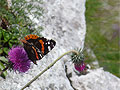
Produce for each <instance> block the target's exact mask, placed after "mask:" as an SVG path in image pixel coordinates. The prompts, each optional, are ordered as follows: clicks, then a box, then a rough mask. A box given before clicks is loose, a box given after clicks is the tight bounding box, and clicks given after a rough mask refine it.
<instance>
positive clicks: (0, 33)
mask: <svg viewBox="0 0 120 90" xmlns="http://www.w3.org/2000/svg"><path fill="white" fill-rule="evenodd" d="M1 37H2V29H0V40H1Z"/></svg>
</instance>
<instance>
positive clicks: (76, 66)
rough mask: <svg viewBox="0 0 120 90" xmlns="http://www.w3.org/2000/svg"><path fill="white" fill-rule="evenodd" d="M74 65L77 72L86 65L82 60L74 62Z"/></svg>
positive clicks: (82, 69)
mask: <svg viewBox="0 0 120 90" xmlns="http://www.w3.org/2000/svg"><path fill="white" fill-rule="evenodd" d="M74 67H75V69H76V70H77V71H78V72H82V71H84V70H85V68H86V65H85V63H84V62H82V63H74Z"/></svg>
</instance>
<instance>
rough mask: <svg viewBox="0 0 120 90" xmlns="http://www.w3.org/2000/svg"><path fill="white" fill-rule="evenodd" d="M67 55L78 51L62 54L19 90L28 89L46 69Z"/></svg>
mask: <svg viewBox="0 0 120 90" xmlns="http://www.w3.org/2000/svg"><path fill="white" fill-rule="evenodd" d="M69 53H75V54H78V51H75V50H71V51H68V52H66V53H64V54H62V55H61V56H60V57H58V58H57V59H56V60H55V61H54V62H53V63H51V64H50V65H49V66H48V67H47V68H45V69H44V70H43V71H42V72H40V73H39V74H38V75H37V76H36V77H34V78H33V79H32V80H31V81H30V82H28V83H27V84H26V85H25V86H24V87H23V88H22V89H21V90H24V89H25V88H26V87H29V86H30V84H31V83H32V82H34V81H35V80H36V79H37V78H38V77H39V76H41V75H42V74H43V73H44V72H45V71H47V70H48V69H50V68H51V67H52V66H53V65H54V64H55V63H56V62H57V61H58V60H60V59H61V58H62V57H63V56H65V55H67V54H69Z"/></svg>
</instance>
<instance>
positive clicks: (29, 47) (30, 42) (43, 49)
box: [22, 34, 56, 64]
mask: <svg viewBox="0 0 120 90" xmlns="http://www.w3.org/2000/svg"><path fill="white" fill-rule="evenodd" d="M22 42H23V44H24V48H25V50H26V52H27V54H28V57H29V59H30V60H31V61H33V63H35V64H36V60H40V59H42V58H43V57H44V55H46V54H47V53H48V52H49V51H50V50H52V49H53V48H54V46H55V45H56V42H55V41H54V40H47V39H46V38H44V37H38V36H37V35H32V34H30V35H27V36H26V37H25V40H22Z"/></svg>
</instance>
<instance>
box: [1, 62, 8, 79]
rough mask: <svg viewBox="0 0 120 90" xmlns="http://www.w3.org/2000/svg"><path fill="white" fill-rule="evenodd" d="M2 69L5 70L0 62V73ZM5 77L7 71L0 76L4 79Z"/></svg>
mask: <svg viewBox="0 0 120 90" xmlns="http://www.w3.org/2000/svg"><path fill="white" fill-rule="evenodd" d="M4 68H5V66H4V64H3V63H1V62H0V71H2V70H3V69H4ZM6 76H7V71H5V72H3V73H2V74H1V77H3V78H4V79H5V78H6Z"/></svg>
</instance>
